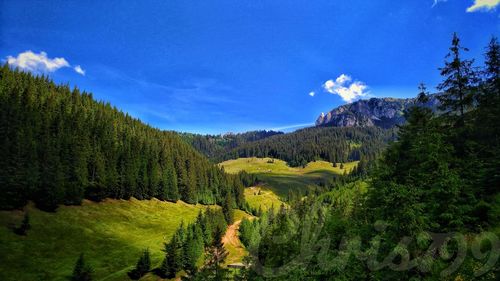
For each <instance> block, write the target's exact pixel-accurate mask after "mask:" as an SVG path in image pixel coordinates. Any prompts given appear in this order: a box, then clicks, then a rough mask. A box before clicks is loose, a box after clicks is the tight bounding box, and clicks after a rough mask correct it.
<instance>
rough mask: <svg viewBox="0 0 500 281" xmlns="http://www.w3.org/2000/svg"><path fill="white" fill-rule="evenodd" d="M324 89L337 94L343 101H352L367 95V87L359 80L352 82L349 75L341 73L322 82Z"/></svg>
mask: <svg viewBox="0 0 500 281" xmlns="http://www.w3.org/2000/svg"><path fill="white" fill-rule="evenodd" d="M323 88H324V89H325V91H327V92H329V93H331V94H335V95H339V96H340V97H341V98H342V99H343V100H344V101H345V102H352V101H354V100H355V99H357V98H360V97H364V96H367V95H368V92H367V89H368V87H367V86H366V85H365V83H363V82H361V81H354V82H352V78H351V77H350V76H349V75H346V74H341V75H340V76H339V77H337V79H335V81H334V80H328V81H326V82H325V83H324V84H323Z"/></svg>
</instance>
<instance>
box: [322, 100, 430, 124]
mask: <svg viewBox="0 0 500 281" xmlns="http://www.w3.org/2000/svg"><path fill="white" fill-rule="evenodd" d="M416 103H417V100H416V99H414V98H411V99H397V98H371V99H369V100H358V101H356V102H353V103H350V104H346V105H342V106H339V107H337V108H335V109H333V110H332V111H330V112H328V113H326V114H325V113H321V115H320V116H319V117H318V119H317V120H316V126H333V127H374V126H378V127H382V128H390V127H393V126H395V125H399V124H403V123H404V122H405V117H404V113H405V111H406V110H407V109H408V108H410V107H411V106H414V105H415V104H416ZM437 104H438V100H437V98H436V97H435V95H431V96H430V97H429V101H428V102H427V103H426V104H424V106H426V107H430V108H436V106H437Z"/></svg>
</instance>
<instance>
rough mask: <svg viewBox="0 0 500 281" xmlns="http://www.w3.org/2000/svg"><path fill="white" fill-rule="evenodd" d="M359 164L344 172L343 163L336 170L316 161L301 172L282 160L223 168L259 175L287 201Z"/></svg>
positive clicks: (260, 160) (349, 165)
mask: <svg viewBox="0 0 500 281" xmlns="http://www.w3.org/2000/svg"><path fill="white" fill-rule="evenodd" d="M357 163H358V162H357V161H355V162H349V163H344V164H343V166H344V167H343V169H341V168H340V163H337V167H333V164H332V163H330V162H326V161H315V162H310V163H308V164H307V165H306V166H305V167H304V168H301V167H290V166H288V165H287V163H286V162H285V161H282V160H278V159H271V158H255V157H253V158H238V159H234V160H228V161H225V162H222V163H220V164H219V165H220V166H222V167H224V170H225V171H226V172H228V173H238V172H240V171H246V172H248V173H252V174H256V175H257V176H258V177H259V179H260V180H261V181H263V182H264V183H265V187H266V188H267V189H268V190H271V191H272V192H274V193H275V194H276V195H278V196H279V197H285V196H287V195H288V192H289V191H297V192H301V191H304V190H305V189H307V188H308V187H310V186H314V185H316V184H318V183H319V182H320V181H321V180H323V179H325V178H329V177H332V176H335V175H343V174H344V173H350V172H351V171H352V169H354V167H356V165H357ZM249 201H251V199H249ZM249 203H250V202H249ZM250 204H251V203H250Z"/></svg>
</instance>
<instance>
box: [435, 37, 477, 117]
mask: <svg viewBox="0 0 500 281" xmlns="http://www.w3.org/2000/svg"><path fill="white" fill-rule="evenodd" d="M468 50H469V49H467V48H464V47H462V45H461V44H460V39H459V38H458V36H457V34H456V33H454V34H453V39H452V42H451V47H450V52H449V53H448V54H447V55H446V58H450V59H451V61H445V66H444V67H442V68H440V69H439V70H440V71H441V76H443V77H444V79H445V80H444V81H443V82H441V83H440V84H439V85H438V86H437V88H438V90H440V91H443V93H442V94H441V95H439V96H438V99H439V101H440V102H441V105H440V109H441V110H444V111H446V112H447V113H453V112H458V114H459V116H463V115H464V113H465V112H466V110H468V109H469V107H470V106H471V105H472V103H473V92H472V88H473V86H474V85H475V84H476V83H477V76H476V73H475V71H474V69H473V66H472V64H473V63H474V60H466V59H462V58H461V55H462V52H463V51H465V52H466V51H468Z"/></svg>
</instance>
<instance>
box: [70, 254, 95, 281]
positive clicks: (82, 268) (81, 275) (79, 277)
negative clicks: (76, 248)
mask: <svg viewBox="0 0 500 281" xmlns="http://www.w3.org/2000/svg"><path fill="white" fill-rule="evenodd" d="M92 272H93V269H92V267H90V265H88V264H87V263H86V261H85V258H84V256H83V253H82V254H80V257H79V258H78V260H77V261H76V264H75V268H74V269H73V275H72V276H71V281H91V280H92Z"/></svg>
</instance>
